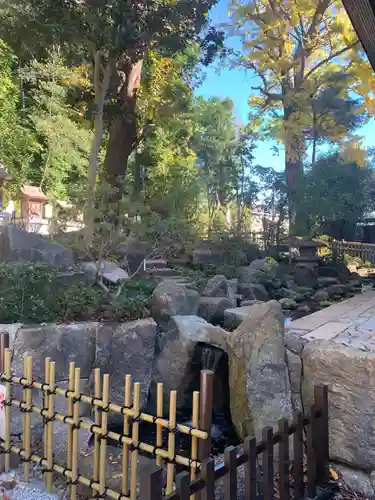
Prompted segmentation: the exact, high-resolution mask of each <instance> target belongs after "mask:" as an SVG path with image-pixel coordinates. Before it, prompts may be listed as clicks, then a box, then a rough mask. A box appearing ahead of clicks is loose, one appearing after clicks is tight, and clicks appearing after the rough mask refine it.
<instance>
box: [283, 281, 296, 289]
mask: <svg viewBox="0 0 375 500" xmlns="http://www.w3.org/2000/svg"><path fill="white" fill-rule="evenodd" d="M285 285H286V288H288V289H289V290H293V291H294V292H296V291H297V289H298V285H297V283H296V282H295V281H294V280H287V281H286V282H285Z"/></svg>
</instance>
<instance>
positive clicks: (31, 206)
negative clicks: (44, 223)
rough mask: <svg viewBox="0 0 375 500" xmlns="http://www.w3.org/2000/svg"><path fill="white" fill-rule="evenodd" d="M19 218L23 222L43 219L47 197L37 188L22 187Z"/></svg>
mask: <svg viewBox="0 0 375 500" xmlns="http://www.w3.org/2000/svg"><path fill="white" fill-rule="evenodd" d="M19 198H20V202H21V218H22V219H24V220H29V219H33V220H35V219H36V220H40V219H43V213H44V205H45V204H46V203H47V201H48V197H47V196H46V195H45V194H44V193H43V191H42V190H41V189H40V188H39V187H37V186H27V185H24V186H22V188H21V192H20V196H19Z"/></svg>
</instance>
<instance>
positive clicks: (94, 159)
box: [84, 52, 111, 247]
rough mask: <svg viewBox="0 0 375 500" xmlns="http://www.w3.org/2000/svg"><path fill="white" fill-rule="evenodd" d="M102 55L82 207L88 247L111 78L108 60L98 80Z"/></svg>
mask: <svg viewBox="0 0 375 500" xmlns="http://www.w3.org/2000/svg"><path fill="white" fill-rule="evenodd" d="M101 65H102V56H101V54H100V52H97V53H96V54H95V61H94V89H95V120H94V137H93V139H92V143H91V151H90V161H89V168H88V174H87V192H86V201H85V208H84V222H85V229H84V239H85V244H86V246H88V247H90V246H91V244H92V238H93V234H94V212H95V210H94V209H95V207H94V205H95V185H96V176H97V173H98V165H99V163H98V156H99V151H100V148H101V146H102V142H103V113H104V103H105V99H106V95H107V92H108V87H109V82H110V78H111V64H110V62H108V64H107V66H106V67H105V68H104V69H103V75H102V81H100V74H101V71H102V70H101Z"/></svg>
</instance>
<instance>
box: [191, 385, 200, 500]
mask: <svg viewBox="0 0 375 500" xmlns="http://www.w3.org/2000/svg"><path fill="white" fill-rule="evenodd" d="M192 424H193V427H198V425H199V392H198V391H194V392H193V414H192ZM198 444H199V443H198V438H196V437H195V436H192V437H191V453H190V458H191V459H192V460H197V459H198ZM196 478H197V471H196V469H194V468H191V469H190V481H194V479H196ZM190 498H191V499H192V500H194V499H195V495H191V497H190Z"/></svg>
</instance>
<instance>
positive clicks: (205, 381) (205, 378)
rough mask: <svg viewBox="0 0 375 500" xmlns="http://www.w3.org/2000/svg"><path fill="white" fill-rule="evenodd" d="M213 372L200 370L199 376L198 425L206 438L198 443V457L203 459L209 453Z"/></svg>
mask: <svg viewBox="0 0 375 500" xmlns="http://www.w3.org/2000/svg"><path fill="white" fill-rule="evenodd" d="M214 376H215V374H214V372H213V371H211V370H202V371H201V377H200V403H199V409H200V417H199V427H200V429H201V430H203V431H206V432H207V434H208V438H207V439H206V440H201V441H200V443H199V458H200V459H201V461H203V460H204V459H205V458H207V457H209V456H210V453H211V425H212V405H213V393H214Z"/></svg>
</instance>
